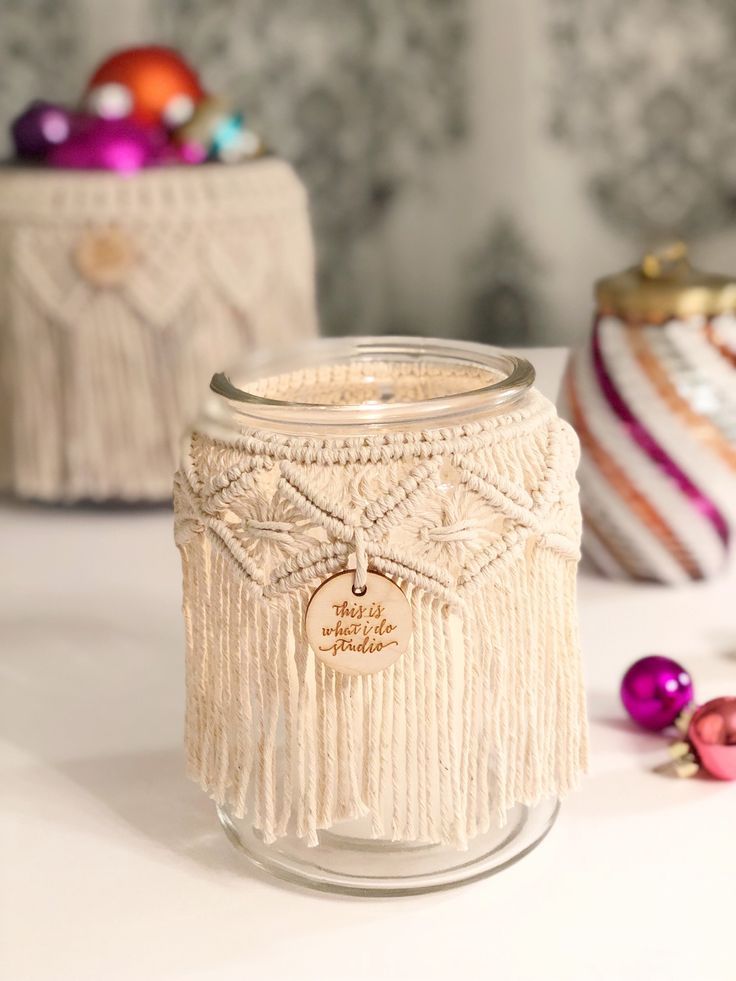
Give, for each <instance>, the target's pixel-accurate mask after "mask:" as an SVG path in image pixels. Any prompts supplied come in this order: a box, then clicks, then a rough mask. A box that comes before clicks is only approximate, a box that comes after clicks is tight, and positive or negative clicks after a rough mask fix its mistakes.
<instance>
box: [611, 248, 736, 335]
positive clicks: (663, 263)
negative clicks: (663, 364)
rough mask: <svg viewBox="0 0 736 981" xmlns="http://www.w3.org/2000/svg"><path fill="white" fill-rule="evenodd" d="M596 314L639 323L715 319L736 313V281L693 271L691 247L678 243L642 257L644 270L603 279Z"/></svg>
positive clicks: (638, 268)
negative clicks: (699, 317)
mask: <svg viewBox="0 0 736 981" xmlns="http://www.w3.org/2000/svg"><path fill="white" fill-rule="evenodd" d="M595 299H596V304H597V306H598V312H599V313H602V314H606V313H607V314H613V315H615V316H618V317H621V318H622V319H623V320H629V321H634V322H637V323H641V322H645V323H654V324H657V323H662V322H663V321H665V320H669V319H671V318H673V317H676V318H678V319H684V318H686V317H694V316H703V317H715V316H718V314H721V313H729V312H732V311H735V310H736V279H733V278H732V277H730V276H720V275H718V274H716V273H705V272H701V271H700V270H699V269H694V268H693V267H692V266H691V265H690V261H689V259H688V255H687V247H686V246H685V244H684V243H683V242H676V243H675V244H674V245H670V246H668V247H667V248H665V249H662V250H661V251H658V252H650V253H648V254H647V255H645V256H644V258H643V259H642V261H641V264H640V265H638V266H632V267H631V269H626V270H624V272H620V273H616V274H615V275H613V276H606V277H604V278H603V279H599V280H598V282H597V283H596V284H595Z"/></svg>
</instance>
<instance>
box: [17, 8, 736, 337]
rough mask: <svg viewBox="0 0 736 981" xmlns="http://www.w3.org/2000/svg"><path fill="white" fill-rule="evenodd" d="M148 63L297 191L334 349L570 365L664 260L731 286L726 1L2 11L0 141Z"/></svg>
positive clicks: (734, 196) (732, 127)
mask: <svg viewBox="0 0 736 981" xmlns="http://www.w3.org/2000/svg"><path fill="white" fill-rule="evenodd" d="M146 40H156V41H164V42H168V43H171V44H174V45H177V46H179V47H181V48H182V50H183V51H184V52H185V53H186V54H187V55H188V56H189V57H190V58H191V59H192V60H193V61H194V62H195V63H196V64H197V65H198V66H199V68H200V70H201V73H202V75H203V77H204V80H205V82H206V84H207V85H208V86H209V87H210V88H211V89H212V90H214V91H218V90H219V91H223V92H226V93H229V94H231V95H232V96H233V97H235V98H236V99H237V100H238V102H239V103H240V104H241V105H242V106H243V108H244V109H245V110H246V113H247V114H248V115H249V116H250V118H251V120H252V122H253V125H254V126H256V127H257V128H259V129H260V131H261V132H262V133H263V135H264V136H265V137H266V138H267V140H268V141H269V142H270V143H271V144H272V145H273V146H274V147H275V148H276V149H277V150H278V151H279V152H281V153H282V154H283V155H284V156H286V157H288V158H289V159H291V160H293V161H294V162H295V164H296V165H297V166H298V168H299V169H300V172H301V173H302V175H303V177H304V179H305V181H306V183H307V185H308V187H309V190H310V194H311V200H312V208H313V216H314V223H315V229H316V235H317V240H318V247H319V256H320V305H321V312H322V319H323V323H324V326H325V329H326V330H329V331H331V332H348V331H353V332H376V333H380V332H408V333H428V334H438V335H441V334H444V335H455V336H464V337H472V338H474V339H480V340H486V341H491V342H493V341H496V342H498V343H508V344H528V343H540V342H542V343H552V342H566V341H569V340H571V339H573V338H574V337H576V336H577V335H579V334H580V333H582V331H584V330H585V329H586V327H587V323H588V319H589V316H590V305H591V302H590V297H591V284H592V280H593V279H594V278H595V277H597V276H599V275H602V274H604V273H607V272H611V271H613V270H615V269H618V268H620V267H621V266H623V265H627V264H630V263H631V262H633V261H635V259H636V258H637V256H638V254H639V253H640V251H641V250H643V249H644V248H645V247H648V246H650V245H651V244H654V243H656V242H658V241H659V240H661V239H663V238H666V237H668V236H671V235H674V234H677V235H686V236H687V237H688V239H689V241H690V242H691V243H693V244H694V245H695V256H696V258H697V259H699V260H700V261H701V264H703V265H705V266H707V267H710V268H714V269H722V270H725V271H728V270H729V268H732V267H733V265H734V262H736V233H735V231H734V217H735V215H734V212H735V210H736V163H734V160H736V154H734V153H733V152H732V149H733V145H734V141H736V115H735V114H734V113H733V112H732V107H733V105H734V102H735V101H736V60H735V59H734V58H733V57H732V54H731V52H732V50H733V47H734V41H735V40H736V6H735V5H734V4H733V3H732V2H730V0H690V2H688V3H684V2H682V0H597V2H596V3H593V4H590V3H586V2H585V0H526V2H525V3H524V4H519V3H518V2H516V0H453V2H452V3H448V2H446V0H404V2H403V3H401V4H393V5H388V4H384V3H381V2H380V0H352V2H351V3H349V4H346V3H342V2H337V0H283V2H281V3H279V4H275V3H272V2H269V0H126V2H125V3H120V2H119V0H0V122H1V123H3V124H5V123H6V122H7V120H8V119H9V118H10V117H11V116H12V115H13V113H14V112H15V111H17V109H18V108H19V107H21V106H22V105H23V104H24V103H25V102H26V101H27V100H28V99H30V98H31V97H32V96H34V95H46V96H50V95H54V96H57V97H62V98H64V99H66V100H69V101H73V100H74V99H75V98H76V97H77V95H78V93H79V90H80V86H81V82H82V80H83V79H84V77H85V75H86V73H87V72H88V71H89V69H90V67H91V66H92V65H93V64H94V63H95V61H96V60H98V59H99V58H100V57H101V56H102V55H104V53H105V52H106V51H107V50H109V49H111V48H114V47H119V46H121V45H124V44H130V43H135V42H143V41H146Z"/></svg>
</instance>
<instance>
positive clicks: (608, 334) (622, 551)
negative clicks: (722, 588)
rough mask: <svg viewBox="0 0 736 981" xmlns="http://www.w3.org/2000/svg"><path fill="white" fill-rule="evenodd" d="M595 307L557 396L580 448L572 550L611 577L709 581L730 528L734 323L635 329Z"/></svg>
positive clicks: (734, 497)
mask: <svg viewBox="0 0 736 981" xmlns="http://www.w3.org/2000/svg"><path fill="white" fill-rule="evenodd" d="M660 283H661V281H660ZM599 285H600V284H599ZM673 295H674V294H673ZM683 295H684V294H683ZM688 295H689V296H690V297H692V296H693V293H692V291H691V292H690V293H689V294H688ZM719 296H721V298H722V297H723V293H722V292H721V293H720V294H719ZM660 299H661V294H660ZM600 300H601V297H600V295H599V314H598V315H597V317H596V319H595V322H594V325H593V330H592V332H591V334H590V337H589V340H588V342H587V343H586V344H585V346H584V347H582V348H581V349H579V350H577V351H575V352H574V353H573V355H572V356H571V358H570V361H569V364H568V367H567V371H566V374H565V378H564V380H563V385H562V390H561V393H560V403H561V406H560V408H561V412H562V414H563V415H565V416H566V417H567V418H568V419H569V421H570V422H571V423H572V424H573V425H574V427H575V429H576V430H577V432H578V435H579V437H580V442H581V447H582V457H581V464H580V469H579V471H578V477H579V482H580V486H581V502H582V507H583V515H584V533H583V549H584V551H585V553H586V554H587V555H588V557H589V558H590V559H591V560H592V562H593V563H594V564H595V565H596V566H597V567H598V568H599V569H600V571H601V572H603V573H604V574H606V575H609V576H612V577H617V578H621V577H628V578H634V579H648V580H655V581H658V582H662V583H669V584H679V583H683V582H686V581H688V580H695V579H705V578H708V577H710V576H712V575H715V574H717V573H718V572H719V571H720V570H721V569H722V568H723V566H724V564H725V563H726V561H727V556H728V552H729V546H730V542H731V539H732V529H733V525H734V520H735V519H736V316H735V315H734V314H733V313H730V312H720V313H718V314H717V315H709V314H708V313H707V312H705V313H702V314H699V313H693V314H692V315H689V316H682V315H680V316H669V317H666V316H665V317H662V318H659V317H655V316H654V315H653V314H651V312H650V313H649V315H648V316H647V317H646V318H645V319H642V318H641V317H632V316H630V315H624V314H622V312H621V310H620V309H619V310H616V311H613V312H612V311H610V310H606V309H600V308H601V307H602V306H605V305H602V304H601V302H600ZM682 306H683V304H682V303H680V307H682ZM627 312H628V311H627Z"/></svg>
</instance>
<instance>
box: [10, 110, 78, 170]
mask: <svg viewBox="0 0 736 981" xmlns="http://www.w3.org/2000/svg"><path fill="white" fill-rule="evenodd" d="M82 120H83V117H82V116H81V115H80V114H79V113H74V112H69V110H68V109H65V108H64V107H63V106H56V105H53V104H52V103H51V102H40V101H36V102H32V103H31V104H30V105H29V106H28V108H27V109H24V110H23V112H22V113H21V114H20V115H19V116H16V118H15V119H14V120H13V122H12V124H11V127H10V132H11V135H12V137H13V143H14V144H15V152H16V153H17V155H18V156H19V157H22V158H24V159H27V158H29V157H31V158H43V157H45V156H46V154H47V153H48V152H49V150H51V149H52V148H53V147H55V146H59V145H60V144H61V143H64V142H65V141H66V140H68V139H69V137H70V136H71V135H72V133H74V132H76V131H78V130H79V128H80V125H81V124H82Z"/></svg>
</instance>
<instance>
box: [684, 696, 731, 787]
mask: <svg viewBox="0 0 736 981" xmlns="http://www.w3.org/2000/svg"><path fill="white" fill-rule="evenodd" d="M687 740H688V742H689V743H690V745H691V746H692V748H693V750H694V753H695V757H696V760H697V762H698V763H699V764H700V766H701V767H702V768H703V769H704V770H707V771H708V773H709V774H710V775H711V776H712V777H716V778H717V779H718V780H736V697H734V696H724V697H723V698H713V699H711V701H709V702H706V703H705V704H704V705H701V706H700V707H699V708H697V709H696V710H695V711H694V712H693V714H692V717H691V719H690V724H689V726H688V729H687Z"/></svg>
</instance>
